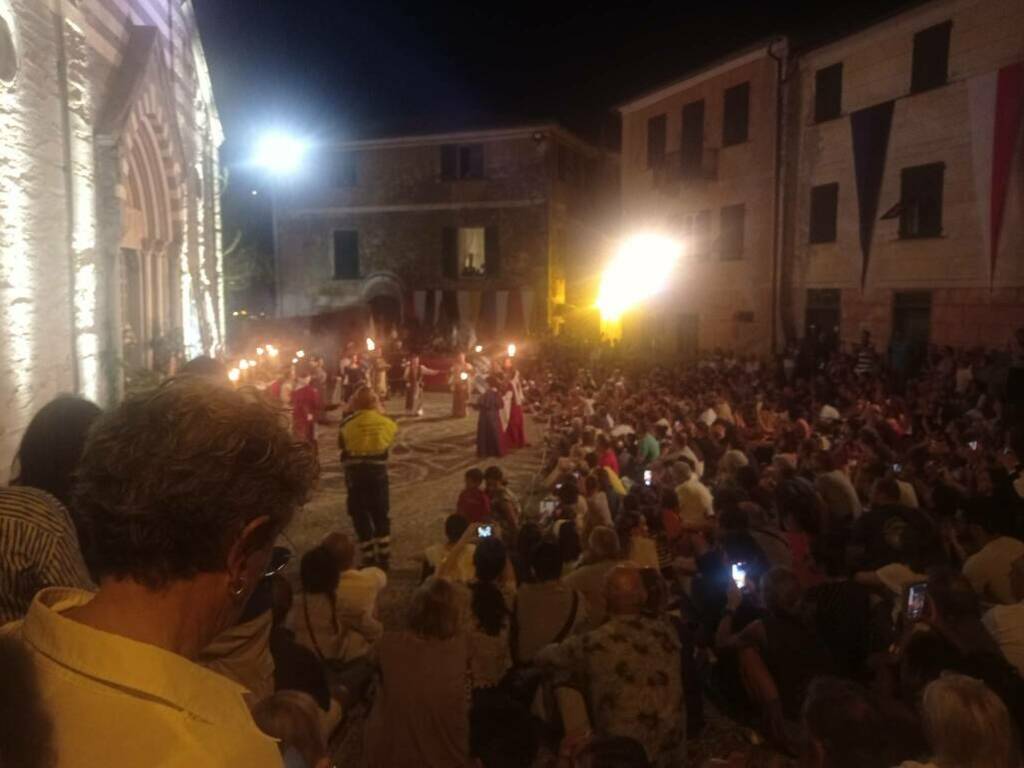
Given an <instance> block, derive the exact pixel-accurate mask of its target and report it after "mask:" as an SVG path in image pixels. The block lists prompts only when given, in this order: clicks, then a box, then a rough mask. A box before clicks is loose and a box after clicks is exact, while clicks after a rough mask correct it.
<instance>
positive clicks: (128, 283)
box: [0, 0, 224, 479]
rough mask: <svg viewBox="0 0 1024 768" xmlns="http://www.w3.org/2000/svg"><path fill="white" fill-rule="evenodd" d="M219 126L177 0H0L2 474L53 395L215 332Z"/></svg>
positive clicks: (119, 378)
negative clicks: (31, 423)
mask: <svg viewBox="0 0 1024 768" xmlns="http://www.w3.org/2000/svg"><path fill="white" fill-rule="evenodd" d="M222 141H223V135H222V132H221V127H220V122H219V119H218V116H217V111H216V106H215V104H214V102H213V96H212V89H211V86H210V79H209V74H208V72H207V69H206V63H205V59H204V56H203V50H202V46H201V43H200V40H199V35H198V30H197V27H196V21H195V18H194V15H193V9H192V4H191V2H189V0H184V1H178V0H175V2H167V1H165V0H0V409H2V413H3V415H2V416H0V479H3V478H6V476H7V474H8V471H9V468H10V465H11V461H12V458H13V454H14V452H15V450H16V447H17V444H18V441H19V439H20V437H21V434H22V433H23V431H24V429H25V426H26V425H27V423H28V421H29V420H30V419H31V417H32V415H33V414H34V413H35V412H36V411H37V410H38V409H39V408H40V407H42V406H43V405H44V404H45V403H46V402H48V401H49V400H50V399H52V398H53V397H54V396H56V395H58V394H60V393H64V392H73V393H76V394H79V395H82V396H83V397H87V398H90V399H92V400H95V401H96V402H98V403H100V404H101V405H103V404H108V403H109V402H111V401H113V400H114V399H116V398H117V397H118V395H119V394H120V393H121V391H122V389H123V386H124V380H125V375H126V372H131V371H136V372H138V371H142V370H145V369H161V370H170V369H172V368H173V366H174V365H175V363H176V361H178V360H181V359H183V358H187V357H190V356H193V355H196V354H200V353H203V352H206V353H216V352H217V351H219V349H220V348H221V346H222V344H223V316H224V311H223V304H224V298H223V297H224V292H223V283H222V252H221V238H220V211H219V186H220V169H219V162H218V149H219V146H220V144H221V143H222Z"/></svg>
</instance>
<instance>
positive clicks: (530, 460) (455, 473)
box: [286, 393, 542, 628]
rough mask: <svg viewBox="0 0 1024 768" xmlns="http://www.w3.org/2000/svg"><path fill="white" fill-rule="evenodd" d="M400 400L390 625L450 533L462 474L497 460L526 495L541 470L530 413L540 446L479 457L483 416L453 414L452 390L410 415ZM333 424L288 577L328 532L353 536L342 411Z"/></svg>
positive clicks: (295, 527)
mask: <svg viewBox="0 0 1024 768" xmlns="http://www.w3.org/2000/svg"><path fill="white" fill-rule="evenodd" d="M402 405H403V403H402V401H401V400H400V399H399V398H391V399H390V400H389V401H387V402H386V403H385V409H386V410H387V411H388V412H389V415H391V416H393V417H395V418H396V419H397V420H398V424H399V429H398V436H397V438H396V440H395V445H394V448H393V449H392V451H391V461H390V462H389V466H388V474H389V477H390V483H391V542H392V543H391V549H392V557H391V574H390V583H389V585H388V588H387V589H386V590H385V592H384V593H383V594H382V596H381V614H382V619H383V621H384V623H385V625H386V626H388V627H389V628H395V627H397V626H400V624H401V613H402V608H403V607H404V602H405V598H406V596H407V595H408V592H410V591H411V590H412V588H413V587H414V586H415V585H416V584H417V583H418V581H419V573H420V561H419V559H418V558H419V556H420V555H421V553H422V552H423V550H424V549H426V548H427V547H428V546H430V545H431V544H434V543H436V542H438V541H443V539H444V528H443V526H444V519H445V517H446V516H447V515H448V514H450V513H451V512H454V511H455V502H456V500H457V498H458V495H459V492H460V491H461V490H462V487H463V473H464V472H465V471H466V470H467V469H469V468H470V467H474V466H478V467H481V468H486V467H488V466H490V465H491V464H497V465H498V466H500V467H501V468H502V470H503V471H504V472H505V476H506V477H507V478H508V480H509V484H510V487H511V488H512V490H513V492H514V493H516V495H517V496H518V497H519V498H520V499H521V500H524V501H525V500H526V499H527V497H528V496H530V493H531V488H532V487H533V484H534V479H535V475H536V473H537V472H538V471H539V470H540V468H541V461H542V456H541V448H540V442H541V441H540V435H539V434H538V432H537V430H536V429H535V428H534V426H533V424H531V423H530V422H529V417H527V437H528V439H530V440H531V441H534V442H533V444H532V445H531V446H529V447H527V448H522V449H520V450H518V451H515V452H513V453H511V454H509V455H508V456H504V457H502V458H501V459H478V458H477V457H476V414H475V412H472V411H471V412H470V415H469V416H467V417H466V418H464V419H455V418H452V417H451V396H450V395H448V394H444V393H427V394H426V395H425V396H424V398H423V409H424V413H423V416H420V417H409V416H406V415H405V414H404V413H402V412H401V411H398V412H393V411H392V409H400V408H401V407H402ZM328 416H329V418H331V419H332V422H331V424H330V425H325V426H320V427H318V430H319V431H318V438H319V445H320V462H321V477H320V485H319V487H318V489H317V491H316V493H315V494H314V496H313V499H312V501H311V502H310V503H309V504H308V505H306V508H305V509H304V510H303V511H302V512H301V513H300V514H299V516H298V517H297V518H296V519H295V521H293V523H292V525H291V526H290V527H289V529H288V531H287V532H286V535H287V536H288V539H289V540H290V541H291V543H292V548H293V550H294V552H295V553H296V557H295V559H293V561H292V564H291V565H290V567H289V575H290V576H291V577H292V578H295V577H296V576H297V573H298V562H297V561H298V556H299V555H301V553H303V552H306V551H307V550H309V549H310V548H312V547H313V546H315V545H316V544H317V543H318V542H319V541H320V539H322V538H323V536H324V534H326V533H328V532H329V531H332V530H341V531H345V532H346V533H348V534H350V535H352V536H354V535H355V533H354V531H353V529H352V523H351V521H350V520H349V517H348V514H347V512H346V509H345V497H346V493H345V477H344V473H343V471H342V468H341V465H340V463H339V461H338V449H337V429H338V427H337V423H336V422H337V420H338V419H339V416H338V415H337V414H336V413H329V414H328Z"/></svg>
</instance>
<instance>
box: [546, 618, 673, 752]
mask: <svg viewBox="0 0 1024 768" xmlns="http://www.w3.org/2000/svg"><path fill="white" fill-rule="evenodd" d="M680 648H681V647H680V644H679V638H678V636H677V635H676V633H675V631H674V630H673V628H672V626H671V625H670V624H669V623H668V622H666V621H664V620H662V619H657V618H649V617H646V616H613V617H611V618H609V620H608V621H607V622H605V623H604V624H603V625H601V626H600V627H598V628H597V629H595V630H593V631H591V632H587V633H586V634H583V635H576V636H573V637H570V638H568V639H567V640H565V641H564V642H562V643H560V644H558V645H549V646H548V647H546V648H544V649H543V650H542V651H541V652H540V653H539V654H538V657H537V661H540V662H542V663H547V664H551V665H554V666H556V667H558V668H559V669H561V670H563V671H565V672H568V673H570V675H572V676H573V677H575V678H577V679H578V680H579V681H580V682H581V683H582V684H583V685H584V689H585V690H586V692H587V698H588V701H589V704H590V712H591V716H592V717H593V720H594V722H593V726H594V730H595V731H596V732H597V733H599V734H602V735H609V736H628V737H629V738H632V739H635V740H636V741H638V742H640V743H641V744H643V746H644V749H646V750H647V756H648V757H649V758H650V759H651V761H652V764H653V765H655V766H658V768H660V767H661V766H677V765H683V764H684V757H685V752H686V749H685V747H686V744H685V741H686V712H685V703H684V699H683V684H682V670H681V656H680Z"/></svg>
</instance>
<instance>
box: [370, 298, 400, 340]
mask: <svg viewBox="0 0 1024 768" xmlns="http://www.w3.org/2000/svg"><path fill="white" fill-rule="evenodd" d="M370 314H372V315H373V323H374V325H375V326H376V328H377V333H381V332H382V331H384V332H390V331H391V329H392V328H397V327H398V325H399V322H400V321H401V314H402V307H401V305H400V304H399V302H398V299H397V298H395V297H394V296H374V297H373V298H372V299H370Z"/></svg>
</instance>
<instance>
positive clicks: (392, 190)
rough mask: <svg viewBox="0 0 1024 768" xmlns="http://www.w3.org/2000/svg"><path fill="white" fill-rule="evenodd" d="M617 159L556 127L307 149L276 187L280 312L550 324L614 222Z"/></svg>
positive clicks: (574, 298) (584, 277) (568, 302)
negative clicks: (356, 311)
mask: <svg viewBox="0 0 1024 768" xmlns="http://www.w3.org/2000/svg"><path fill="white" fill-rule="evenodd" d="M615 162H616V161H615V158H614V156H612V155H609V154H608V153H606V152H603V151H601V150H599V149H597V148H595V147H594V146H591V145H590V144H588V143H586V142H584V141H582V140H581V139H579V138H577V137H576V136H574V135H573V134H571V133H569V132H568V131H566V130H564V129H562V128H560V127H558V126H555V125H538V126H524V127H516V128H508V129H499V130H485V131H472V132H461V133H448V134H434V135H425V136H407V137H400V138H386V139H370V140H363V141H348V142H342V143H338V144H333V145H330V146H323V147H319V148H317V149H316V150H314V155H313V157H312V158H310V159H309V163H308V165H309V167H310V169H311V170H310V171H309V172H308V173H307V174H306V175H304V176H303V177H302V178H301V179H299V180H296V182H295V183H294V184H293V185H292V186H283V185H282V186H279V187H278V188H277V190H276V191H275V206H274V209H275V218H274V224H275V232H276V235H275V237H276V240H277V254H278V256H277V262H276V270H277V285H278V314H279V315H280V316H282V317H307V316H313V315H323V314H327V313H333V312H339V311H343V310H346V309H352V308H358V307H370V308H371V309H372V311H373V315H374V317H375V318H376V319H377V320H378V321H383V322H395V321H398V320H400V319H402V320H406V321H408V320H411V319H412V317H415V319H416V322H418V323H420V324H426V325H429V326H435V327H451V326H452V325H453V324H454V325H457V326H458V327H460V328H461V329H462V330H463V332H468V330H469V328H470V327H472V328H473V330H474V331H475V332H476V333H477V334H478V335H479V337H480V338H495V339H497V338H499V337H505V336H510V337H514V336H516V335H518V334H521V333H537V332H541V331H543V330H545V329H547V328H555V327H559V326H561V325H562V324H563V323H564V322H565V321H566V320H569V321H571V320H573V319H574V316H575V315H576V314H577V313H575V312H574V311H573V308H574V307H575V306H577V305H579V306H582V304H583V303H584V301H583V297H582V293H574V292H573V291H574V290H578V291H579V292H582V291H583V290H584V289H585V287H586V286H587V285H588V284H589V283H588V278H589V276H590V275H591V274H592V273H595V272H596V270H597V268H598V265H599V264H600V260H601V258H600V257H601V255H602V254H603V249H604V248H605V243H606V242H607V237H606V234H605V233H606V231H608V230H609V229H614V227H615V226H616V225H617V217H616V215H615V208H616V206H617V203H618V197H617V190H616V187H615V183H616V176H617V169H616V165H615ZM567 285H571V286H573V289H571V290H570V289H568V288H567Z"/></svg>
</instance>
